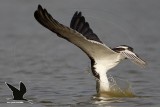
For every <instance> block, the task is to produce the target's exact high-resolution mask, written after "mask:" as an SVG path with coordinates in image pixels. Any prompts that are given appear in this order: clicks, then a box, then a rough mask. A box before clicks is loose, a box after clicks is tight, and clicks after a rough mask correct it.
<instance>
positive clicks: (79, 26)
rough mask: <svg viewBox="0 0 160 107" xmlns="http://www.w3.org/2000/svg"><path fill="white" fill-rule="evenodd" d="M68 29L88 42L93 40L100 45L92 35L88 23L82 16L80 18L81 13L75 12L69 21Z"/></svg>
mask: <svg viewBox="0 0 160 107" xmlns="http://www.w3.org/2000/svg"><path fill="white" fill-rule="evenodd" d="M70 27H71V28H72V29H74V30H76V31H77V32H79V33H81V34H82V35H83V36H84V37H86V38H87V39H88V40H94V41H97V42H99V43H102V41H100V39H99V38H98V36H97V35H96V34H95V33H93V31H92V29H91V28H90V26H89V23H88V22H86V21H85V18H84V16H82V13H81V12H75V14H74V15H73V17H72V19H71V23H70Z"/></svg>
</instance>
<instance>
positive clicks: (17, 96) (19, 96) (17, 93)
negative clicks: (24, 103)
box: [5, 82, 27, 100]
mask: <svg viewBox="0 0 160 107" xmlns="http://www.w3.org/2000/svg"><path fill="white" fill-rule="evenodd" d="M5 83H6V82H5ZM6 85H7V86H8V87H9V88H10V89H11V90H12V91H13V100H27V99H24V98H23V95H24V94H25V93H26V87H25V85H24V84H23V83H22V82H20V89H19V90H18V89H17V88H15V87H13V86H12V85H10V84H8V83H6Z"/></svg>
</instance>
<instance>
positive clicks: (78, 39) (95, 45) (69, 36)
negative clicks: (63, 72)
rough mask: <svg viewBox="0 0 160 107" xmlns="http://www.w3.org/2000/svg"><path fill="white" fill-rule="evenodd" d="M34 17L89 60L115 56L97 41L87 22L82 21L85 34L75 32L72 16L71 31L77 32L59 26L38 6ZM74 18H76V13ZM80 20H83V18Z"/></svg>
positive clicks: (81, 30)
mask: <svg viewBox="0 0 160 107" xmlns="http://www.w3.org/2000/svg"><path fill="white" fill-rule="evenodd" d="M34 16H35V19H36V20H37V21H38V22H39V23H40V24H41V25H43V26H44V27H46V28H47V29H49V30H51V31H52V32H54V33H56V34H57V35H58V36H59V37H61V38H64V39H66V40H68V41H69V42H71V43H73V44H75V45H76V46H77V47H79V48H80V49H81V50H83V51H84V52H85V53H86V54H87V55H88V56H89V57H90V58H93V59H94V60H100V59H105V58H106V59H107V58H109V56H110V55H113V54H117V53H116V52H114V51H113V50H112V49H110V48H109V47H107V46H106V45H105V44H103V43H102V42H101V41H100V40H97V38H98V37H97V36H96V35H95V34H94V33H93V32H92V30H91V29H90V27H89V24H87V22H85V21H82V22H83V23H82V26H83V25H84V26H85V27H84V28H88V29H89V33H85V32H84V31H85V30H84V29H83V28H82V29H79V28H78V30H77V28H75V27H74V25H75V23H76V22H77V21H76V18H75V17H74V16H73V20H72V21H71V27H72V28H73V29H76V30H77V31H76V30H73V29H72V28H69V27H66V26H64V25H62V24H60V23H59V22H58V21H56V20H55V19H54V18H53V17H52V16H51V15H50V14H49V13H48V12H47V10H46V9H43V8H42V7H41V6H40V5H39V6H38V9H37V10H36V11H35V13H34ZM75 16H77V13H76V15H75ZM79 16H81V15H79ZM80 19H81V20H84V18H80ZM87 26H88V27H87ZM79 32H80V33H79ZM82 32H84V33H82ZM90 33H91V35H94V36H93V38H96V40H95V39H91V38H90V37H91V36H90V35H89V34H90ZM83 34H84V35H83Z"/></svg>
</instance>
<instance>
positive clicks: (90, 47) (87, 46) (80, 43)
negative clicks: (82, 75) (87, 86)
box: [34, 5, 146, 93]
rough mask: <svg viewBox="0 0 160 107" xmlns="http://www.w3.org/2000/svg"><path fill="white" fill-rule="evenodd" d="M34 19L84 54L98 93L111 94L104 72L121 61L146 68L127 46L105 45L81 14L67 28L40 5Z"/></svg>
mask: <svg viewBox="0 0 160 107" xmlns="http://www.w3.org/2000/svg"><path fill="white" fill-rule="evenodd" d="M34 17H35V19H36V20H37V21H38V22H39V23H40V24H41V25H43V26H44V27H46V28H47V29H49V30H50V31H52V32H54V33H56V34H57V36H58V37H60V38H63V39H66V40H67V41H69V42H71V43H72V44H74V45H76V46H77V47H79V48H80V49H81V50H82V51H83V52H84V53H86V54H87V56H88V57H89V59H90V60H91V70H92V74H93V76H94V77H95V78H96V87H97V93H104V92H109V91H110V86H109V80H108V77H107V72H108V71H109V70H110V69H112V68H114V67H115V66H116V65H118V64H119V63H120V62H121V61H122V60H124V59H129V60H131V61H132V62H133V63H135V64H137V65H140V66H142V67H144V66H145V65H146V62H145V61H143V60H142V59H141V58H140V57H139V56H138V55H137V54H135V53H134V51H133V48H132V47H130V46H127V45H120V46H118V47H115V48H110V47H108V46H107V45H105V44H104V43H103V42H102V41H101V40H100V39H99V38H98V36H97V35H96V34H95V33H94V32H93V31H92V29H91V28H90V26H89V23H88V22H86V21H85V18H84V16H83V15H82V13H81V12H78V11H77V12H75V14H74V15H73V17H72V19H71V23H70V27H67V26H65V25H63V24H61V23H59V22H58V21H57V20H55V19H54V18H53V17H52V16H51V15H50V14H49V13H48V12H47V10H46V9H45V8H42V6H41V5H38V9H37V10H36V11H35V13H34Z"/></svg>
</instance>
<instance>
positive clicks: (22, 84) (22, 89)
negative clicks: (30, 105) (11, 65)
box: [20, 81, 26, 93]
mask: <svg viewBox="0 0 160 107" xmlns="http://www.w3.org/2000/svg"><path fill="white" fill-rule="evenodd" d="M20 91H21V92H23V93H26V86H25V85H24V83H23V82H22V81H20Z"/></svg>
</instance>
